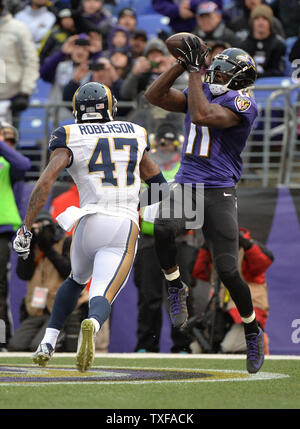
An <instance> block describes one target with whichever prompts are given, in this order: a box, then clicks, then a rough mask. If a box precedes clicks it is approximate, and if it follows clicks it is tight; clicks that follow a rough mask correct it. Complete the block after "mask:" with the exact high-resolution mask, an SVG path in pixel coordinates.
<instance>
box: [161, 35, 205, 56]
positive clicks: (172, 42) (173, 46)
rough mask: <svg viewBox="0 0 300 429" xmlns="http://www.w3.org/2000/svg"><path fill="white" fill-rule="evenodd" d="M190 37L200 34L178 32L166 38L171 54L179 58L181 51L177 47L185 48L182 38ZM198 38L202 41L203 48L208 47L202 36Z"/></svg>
mask: <svg viewBox="0 0 300 429" xmlns="http://www.w3.org/2000/svg"><path fill="white" fill-rule="evenodd" d="M188 37H198V36H195V34H191V33H176V34H173V35H172V36H170V37H169V38H168V39H167V40H166V45H167V48H168V50H169V52H170V54H171V55H173V57H175V58H178V57H179V56H180V53H179V52H178V51H177V48H179V49H184V45H183V43H182V39H187V38H188ZM198 39H199V40H200V42H201V46H202V49H203V50H204V49H206V45H205V43H204V42H203V40H202V39H200V37H198Z"/></svg>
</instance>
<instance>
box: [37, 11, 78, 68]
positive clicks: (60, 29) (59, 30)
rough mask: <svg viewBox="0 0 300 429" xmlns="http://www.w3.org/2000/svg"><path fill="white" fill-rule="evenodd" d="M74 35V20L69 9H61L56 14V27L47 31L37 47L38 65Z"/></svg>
mask: <svg viewBox="0 0 300 429" xmlns="http://www.w3.org/2000/svg"><path fill="white" fill-rule="evenodd" d="M75 33H76V28H75V23H74V19H73V17H72V12H71V10H70V9H62V10H60V11H59V12H58V14H57V23H56V25H55V26H54V27H53V28H52V29H50V30H49V31H48V33H47V34H46V35H45V37H44V38H43V40H42V41H41V43H40V46H39V56H40V63H41V64H42V63H43V62H44V60H45V59H46V58H47V57H49V56H50V55H51V54H53V53H54V52H56V51H58V50H59V49H60V48H61V46H62V45H63V44H64V43H65V41H66V40H67V38H68V37H70V36H72V35H73V34H75Z"/></svg>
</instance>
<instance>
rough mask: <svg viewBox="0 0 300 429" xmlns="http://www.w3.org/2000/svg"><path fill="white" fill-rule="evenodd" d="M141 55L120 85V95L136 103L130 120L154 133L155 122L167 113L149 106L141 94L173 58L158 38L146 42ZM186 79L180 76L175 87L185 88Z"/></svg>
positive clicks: (179, 117) (178, 118) (180, 118)
mask: <svg viewBox="0 0 300 429" xmlns="http://www.w3.org/2000/svg"><path fill="white" fill-rule="evenodd" d="M143 54H144V55H143V56H141V57H138V58H137V59H136V61H135V63H134V64H133V67H132V69H131V71H130V72H129V73H128V75H127V77H126V79H125V80H124V82H123V83H122V86H121V90H120V94H121V97H122V99H123V100H137V101H138V109H137V110H136V112H135V113H134V114H133V116H132V118H131V120H133V121H136V122H137V123H138V124H139V125H142V126H145V127H146V128H147V129H148V131H149V132H154V129H155V128H156V126H155V122H156V121H160V120H164V119H165V118H166V117H167V115H168V112H166V111H164V110H163V109H160V108H157V107H155V106H152V105H150V104H149V103H148V101H147V100H146V99H145V97H144V96H143V93H144V91H145V90H146V88H147V87H148V86H149V85H150V84H151V83H152V82H153V81H154V80H155V79H156V78H157V77H158V76H159V75H160V74H161V73H162V72H163V71H165V70H167V69H168V68H169V67H170V65H171V63H172V61H173V59H172V58H173V57H171V56H170V55H169V51H168V49H167V47H166V44H165V43H164V42H163V41H162V40H161V39H158V38H152V39H151V40H149V41H148V42H147V44H146V48H145V50H144V53H143ZM186 79H187V77H186V75H185V74H183V75H181V76H180V78H179V79H178V80H177V81H176V85H177V86H178V85H179V86H182V87H185V85H186V84H187V80H186ZM154 113H155V114H154ZM153 114H154V116H153ZM174 115H175V116H176V118H177V120H179V122H180V121H182V120H183V119H182V115H179V116H178V115H176V114H174ZM175 116H174V117H175ZM177 116H178V117H177Z"/></svg>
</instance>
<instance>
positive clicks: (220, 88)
mask: <svg viewBox="0 0 300 429" xmlns="http://www.w3.org/2000/svg"><path fill="white" fill-rule="evenodd" d="M209 90H210V92H211V93H212V95H222V94H225V93H226V92H228V91H229V89H228V88H227V85H219V84H217V83H210V84H209Z"/></svg>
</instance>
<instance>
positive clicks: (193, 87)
mask: <svg viewBox="0 0 300 429" xmlns="http://www.w3.org/2000/svg"><path fill="white" fill-rule="evenodd" d="M188 109H189V113H190V117H191V121H192V122H193V123H194V124H196V125H202V126H206V127H210V128H230V127H234V126H236V125H238V124H239V123H240V121H241V118H239V116H238V115H236V114H235V113H234V112H232V111H231V110H230V109H227V108H226V107H222V106H220V105H219V104H217V103H209V101H208V100H207V98H206V96H205V94H204V91H203V89H202V80H201V75H200V73H190V74H189V91H188Z"/></svg>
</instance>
